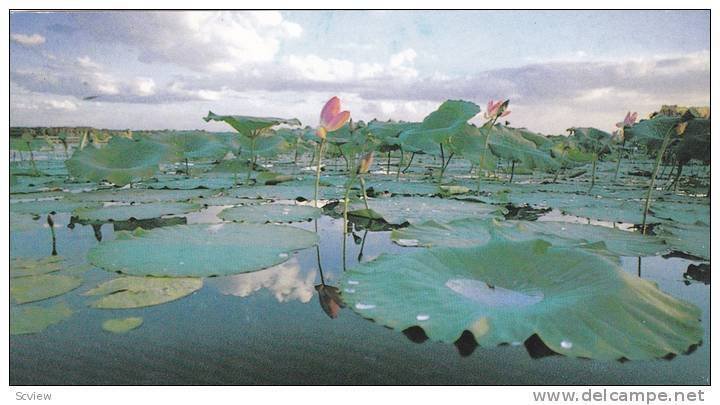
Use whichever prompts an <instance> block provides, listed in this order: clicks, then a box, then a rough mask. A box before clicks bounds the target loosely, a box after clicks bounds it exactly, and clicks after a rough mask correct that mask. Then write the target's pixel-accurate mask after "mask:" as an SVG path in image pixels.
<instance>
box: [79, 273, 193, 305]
mask: <svg viewBox="0 0 720 405" xmlns="http://www.w3.org/2000/svg"><path fill="white" fill-rule="evenodd" d="M202 285H203V281H202V279H201V278H190V277H185V278H170V277H120V278H114V279H112V280H110V281H106V282H104V283H102V284H100V285H98V286H97V287H95V288H93V289H91V290H89V291H86V292H85V293H83V295H86V296H99V297H100V298H98V299H97V300H95V301H92V302H91V303H90V306H91V307H93V308H100V309H128V308H142V307H149V306H153V305H160V304H164V303H166V302H170V301H175V300H177V299H180V298H183V297H185V296H188V295H190V294H192V293H194V292H195V291H197V290H199V289H200V288H202Z"/></svg>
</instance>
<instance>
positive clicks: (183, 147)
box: [152, 131, 230, 161]
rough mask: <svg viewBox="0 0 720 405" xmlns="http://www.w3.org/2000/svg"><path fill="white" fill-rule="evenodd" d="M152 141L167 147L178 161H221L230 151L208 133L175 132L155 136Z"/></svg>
mask: <svg viewBox="0 0 720 405" xmlns="http://www.w3.org/2000/svg"><path fill="white" fill-rule="evenodd" d="M152 140H153V141H156V142H159V143H162V144H164V145H167V146H168V147H169V149H170V151H171V154H172V156H173V160H176V161H179V160H184V159H186V158H187V159H220V158H222V157H223V156H225V154H226V153H227V152H228V151H229V150H230V148H229V147H228V146H227V145H226V144H225V143H223V142H222V140H220V139H219V138H218V137H216V136H215V135H213V134H210V133H207V132H191V131H173V132H167V133H160V134H154V135H153V136H152Z"/></svg>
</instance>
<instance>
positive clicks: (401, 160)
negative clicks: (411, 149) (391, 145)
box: [395, 148, 405, 181]
mask: <svg viewBox="0 0 720 405" xmlns="http://www.w3.org/2000/svg"><path fill="white" fill-rule="evenodd" d="M404 161H405V152H403V150H402V148H400V161H399V162H398V164H397V174H396V175H395V181H398V180H400V168H401V167H402V165H403V162H404Z"/></svg>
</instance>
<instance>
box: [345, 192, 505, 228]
mask: <svg viewBox="0 0 720 405" xmlns="http://www.w3.org/2000/svg"><path fill="white" fill-rule="evenodd" d="M369 205H370V210H369V211H368V210H367V209H365V206H364V204H363V203H362V202H360V203H353V204H351V206H350V208H349V210H350V212H349V213H350V215H354V216H357V217H366V218H372V219H380V218H382V219H384V220H385V221H387V222H388V223H390V224H402V223H405V222H409V223H418V222H423V221H428V220H433V221H437V222H448V221H452V220H455V219H460V218H477V217H482V218H488V217H501V216H502V215H503V213H504V208H502V207H499V206H496V205H490V204H483V203H476V202H469V201H458V200H451V199H445V198H431V197H392V198H380V199H374V200H371V201H370V202H369ZM338 209H342V204H339V205H338Z"/></svg>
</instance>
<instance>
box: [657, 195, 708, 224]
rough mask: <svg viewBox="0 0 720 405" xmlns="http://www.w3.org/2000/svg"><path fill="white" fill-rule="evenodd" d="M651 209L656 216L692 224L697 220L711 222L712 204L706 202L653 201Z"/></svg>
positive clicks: (705, 222)
mask: <svg viewBox="0 0 720 405" xmlns="http://www.w3.org/2000/svg"><path fill="white" fill-rule="evenodd" d="M650 210H651V211H652V212H653V216H654V217H655V218H661V219H666V220H670V221H673V222H679V223H681V224H686V225H692V224H695V223H697V222H702V223H704V224H710V206H709V205H704V204H689V203H688V202H687V201H686V202H683V203H671V202H659V201H656V202H653V203H652V204H651V205H650Z"/></svg>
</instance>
